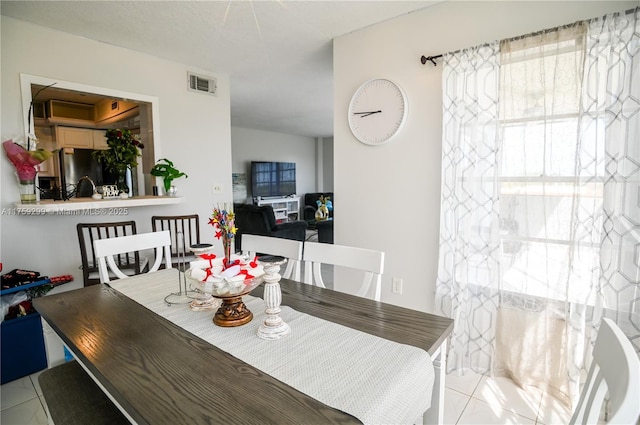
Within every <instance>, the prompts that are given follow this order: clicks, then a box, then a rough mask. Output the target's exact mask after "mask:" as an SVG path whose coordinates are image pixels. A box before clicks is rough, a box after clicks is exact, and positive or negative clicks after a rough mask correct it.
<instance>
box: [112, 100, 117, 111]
mask: <svg viewBox="0 0 640 425" xmlns="http://www.w3.org/2000/svg"><path fill="white" fill-rule="evenodd" d="M111 110H112V111H117V110H118V101H117V100H112V101H111Z"/></svg>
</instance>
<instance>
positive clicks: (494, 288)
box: [436, 42, 501, 372]
mask: <svg viewBox="0 0 640 425" xmlns="http://www.w3.org/2000/svg"><path fill="white" fill-rule="evenodd" d="M499 50H500V46H499V43H497V42H496V43H493V44H489V45H485V46H480V47H476V48H471V49H465V50H463V51H460V52H456V53H451V54H446V55H445V56H444V67H443V84H444V99H443V103H444V105H443V108H444V110H443V114H444V121H443V139H442V158H443V169H442V206H441V216H440V260H439V269H438V281H437V285H436V303H438V308H439V309H440V311H441V312H442V314H444V315H446V316H449V317H451V318H453V319H455V322H454V326H455V328H454V331H453V334H452V336H451V340H450V341H451V349H450V351H449V357H448V360H447V361H448V368H449V370H453V369H456V370H459V369H466V368H470V369H473V370H475V371H478V372H486V371H488V370H489V369H490V367H491V362H492V358H493V345H494V339H495V320H496V318H495V316H496V307H497V306H498V288H499V278H500V273H499V264H500V249H501V247H500V240H499V223H498V221H499V215H498V175H497V174H496V173H497V171H498V169H497V164H498V160H499V156H498V79H499V65H498V64H499V59H500V56H499Z"/></svg>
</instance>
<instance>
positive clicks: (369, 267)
mask: <svg viewBox="0 0 640 425" xmlns="http://www.w3.org/2000/svg"><path fill="white" fill-rule="evenodd" d="M302 259H303V261H304V282H305V283H307V284H310V285H316V286H319V287H321V288H324V287H325V285H324V281H323V280H322V273H321V269H322V264H332V265H334V266H342V267H348V268H351V269H357V270H362V271H364V278H363V280H362V285H361V286H360V289H359V290H358V292H357V293H356V295H358V296H360V297H369V298H372V299H374V300H376V301H380V289H381V288H380V287H381V281H382V273H383V272H384V252H382V251H375V250H372V249H366V248H357V247H351V246H344V245H334V244H327V243H318V242H305V243H304V252H303V254H302ZM371 286H373V291H372V293H373V294H372V296H369V292H370V289H371Z"/></svg>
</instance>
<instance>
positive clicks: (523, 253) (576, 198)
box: [436, 10, 640, 404]
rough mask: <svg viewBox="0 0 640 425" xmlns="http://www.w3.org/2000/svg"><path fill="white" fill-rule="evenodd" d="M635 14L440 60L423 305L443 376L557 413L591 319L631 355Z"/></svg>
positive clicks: (636, 153)
mask: <svg viewBox="0 0 640 425" xmlns="http://www.w3.org/2000/svg"><path fill="white" fill-rule="evenodd" d="M637 15H638V11H637V10H636V11H635V12H634V13H627V14H625V13H621V14H616V15H611V16H607V17H605V18H603V19H598V20H593V21H591V22H583V23H576V24H572V25H568V26H565V27H562V28H557V29H553V30H547V31H542V32H540V33H536V34H533V35H528V36H523V37H520V38H517V39H513V40H508V41H503V42H501V43H500V46H499V49H498V46H497V44H491V45H489V46H481V47H478V48H474V49H466V50H463V51H460V52H456V53H452V54H447V55H445V61H444V68H443V85H444V99H443V102H444V110H443V116H444V118H443V120H444V121H443V175H442V213H441V245H440V263H439V271H438V281H437V286H436V303H437V305H436V308H438V309H439V310H440V312H441V313H443V314H445V315H447V316H449V317H452V318H454V320H455V324H454V333H453V336H452V339H451V349H450V355H449V359H448V363H447V365H448V369H449V371H451V370H459V371H464V370H465V369H471V370H474V371H476V372H480V373H487V372H491V373H495V374H498V375H506V376H509V377H511V378H512V379H514V380H515V381H516V382H518V383H520V384H521V385H535V386H538V387H540V388H542V389H544V390H546V391H547V392H549V393H551V394H553V395H555V396H556V397H558V398H560V399H561V400H564V401H565V402H566V403H567V404H571V402H572V401H573V400H575V399H576V398H577V396H578V392H579V385H580V380H581V377H582V376H583V374H584V370H585V367H586V366H587V365H586V363H587V362H588V359H589V356H590V344H591V342H592V339H593V338H594V337H595V330H594V326H597V325H598V323H599V320H600V317H601V315H602V314H608V315H613V316H615V317H616V318H617V319H618V321H619V322H620V321H622V322H625V323H624V325H625V326H623V329H626V330H627V332H628V333H627V334H628V335H629V336H630V337H631V338H632V340H633V339H634V338H635V342H636V345H638V340H639V338H640V337H639V335H640V331H639V326H640V323H639V321H638V313H639V310H638V304H639V303H640V301H638V298H639V296H640V294H639V292H638V291H639V285H640V284H639V280H638V275H639V274H640V272H639V271H638V268H639V262H640V259H639V258H638V257H639V256H640V252H638V251H640V248H639V246H640V245H639V242H638V241H637V240H635V242H633V241H634V239H632V236H633V232H635V233H636V234H640V208H639V207H638V202H640V200H639V199H638V197H640V194H639V193H638V190H640V189H639V188H640V140H639V136H640V118H639V117H640V110H639V109H638V108H639V103H638V88H639V87H640V72H639V70H640V63H639V61H640V52H639V50H640V48H639V45H638V30H637V28H638V26H637V25H638V20H637ZM634 29H635V31H634ZM634 93H635V94H634ZM625 220H626V221H625Z"/></svg>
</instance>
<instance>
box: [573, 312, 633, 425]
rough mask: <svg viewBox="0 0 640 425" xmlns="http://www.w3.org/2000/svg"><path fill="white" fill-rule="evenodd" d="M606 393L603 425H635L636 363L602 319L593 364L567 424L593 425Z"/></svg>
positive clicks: (621, 336)
mask: <svg viewBox="0 0 640 425" xmlns="http://www.w3.org/2000/svg"><path fill="white" fill-rule="evenodd" d="M607 390H608V392H609V398H610V403H611V417H610V418H609V420H608V422H607V423H611V424H635V423H637V421H638V418H639V417H640V359H639V358H638V355H637V354H636V352H635V349H634V348H633V344H631V341H629V339H628V338H627V337H626V336H625V334H624V333H623V332H622V330H620V328H619V327H618V326H617V325H616V324H615V323H614V322H613V321H612V320H610V319H602V322H601V323H600V330H599V331H598V337H597V338H596V342H595V345H594V347H593V363H592V364H591V368H590V369H589V374H588V375H587V381H586V382H585V385H584V387H583V390H582V393H581V394H580V400H579V401H578V404H577V406H576V409H575V411H574V413H573V416H572V417H571V421H570V422H569V423H570V424H572V425H573V424H595V423H598V416H599V415H600V411H601V409H602V404H603V402H604V398H605V396H606V394H607Z"/></svg>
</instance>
